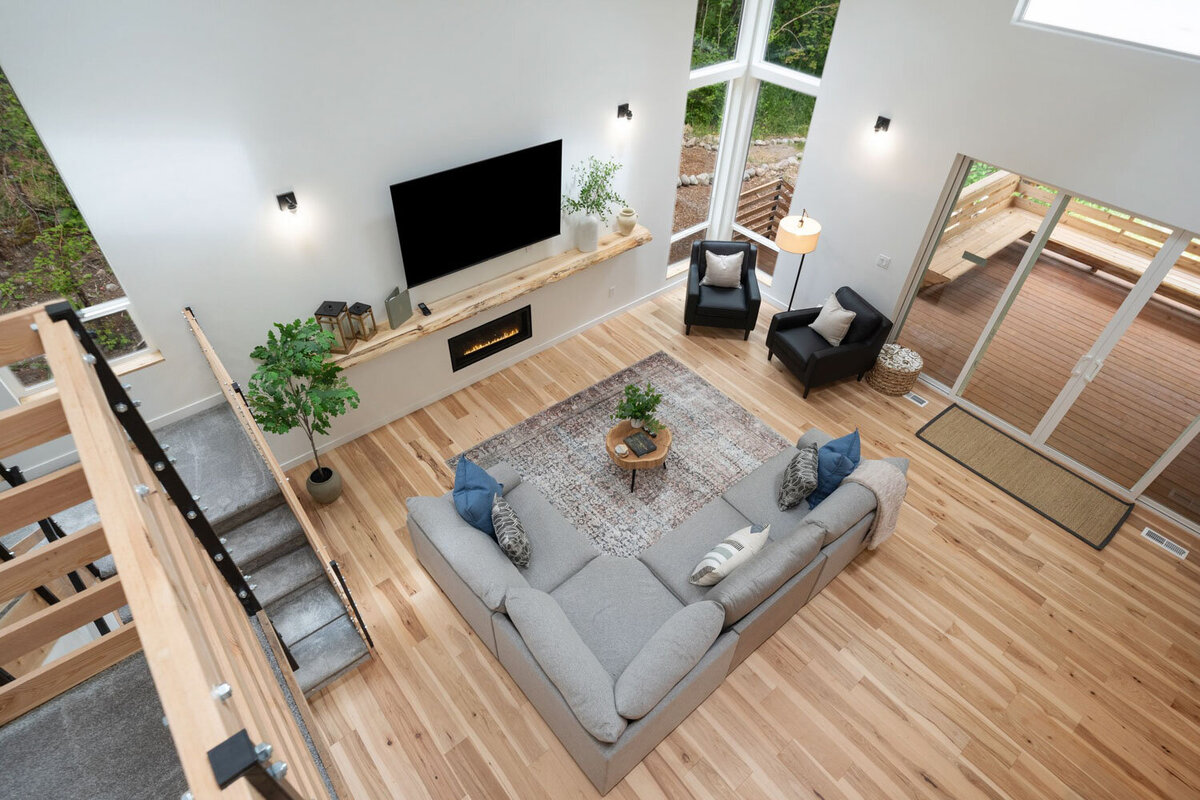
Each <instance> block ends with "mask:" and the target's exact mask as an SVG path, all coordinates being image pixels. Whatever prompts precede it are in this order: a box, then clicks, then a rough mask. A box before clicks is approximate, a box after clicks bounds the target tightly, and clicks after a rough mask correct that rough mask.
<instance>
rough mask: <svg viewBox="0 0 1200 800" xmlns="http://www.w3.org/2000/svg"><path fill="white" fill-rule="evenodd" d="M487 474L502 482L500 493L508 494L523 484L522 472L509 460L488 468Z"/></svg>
mask: <svg viewBox="0 0 1200 800" xmlns="http://www.w3.org/2000/svg"><path fill="white" fill-rule="evenodd" d="M487 474H488V475H491V476H492V477H493V478H495V479H496V482H497V483H499V484H500V494H503V495H507V494H508V493H509V492H511V491H512V490H513V489H515V488H517V487H518V486H520V485H521V473H519V472H517V470H516V468H515V467H513V465H512V464H509V463H508V462H507V461H501V462H499V463H497V464H493V465H492V466H490V467H488V468H487Z"/></svg>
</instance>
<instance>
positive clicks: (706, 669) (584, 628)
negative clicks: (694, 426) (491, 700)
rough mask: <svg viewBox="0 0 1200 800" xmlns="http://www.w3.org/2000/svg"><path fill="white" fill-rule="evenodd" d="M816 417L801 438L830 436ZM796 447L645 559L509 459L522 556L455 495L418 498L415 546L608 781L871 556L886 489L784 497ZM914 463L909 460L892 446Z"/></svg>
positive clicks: (591, 773)
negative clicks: (486, 530) (758, 532)
mask: <svg viewBox="0 0 1200 800" xmlns="http://www.w3.org/2000/svg"><path fill="white" fill-rule="evenodd" d="M829 439H830V436H829V435H828V434H825V433H823V432H821V431H818V430H810V431H808V432H807V433H805V434H804V436H803V437H801V439H800V441H799V442H798V443H797V447H803V446H805V445H808V444H810V443H814V442H815V443H817V444H818V445H821V444H824V443H825V442H827V441H829ZM796 452H797V449H796V448H794V447H788V448H785V449H784V450H783V451H782V452H780V453H779V454H777V455H775V456H773V457H772V458H770V459H768V460H767V461H766V462H764V463H763V464H762V466H760V467H759V468H758V469H756V470H755V471H754V472H752V473H751V474H750V475H748V476H746V477H745V478H744V479H742V480H741V481H739V482H738V483H736V484H735V485H734V486H732V487H730V488H729V490H728V491H726V492H725V494H724V495H723V496H721V497H718V498H716V499H715V500H713V501H712V502H711V503H709V504H708V505H706V506H705V507H704V508H702V509H700V510H699V511H697V512H696V513H695V514H693V515H692V516H691V517H690V518H689V519H687V520H686V521H684V522H683V523H682V524H681V525H679V527H677V528H676V529H675V530H673V531H671V532H670V533H668V534H666V535H664V536H663V537H662V538H661V539H660V540H659V541H658V542H656V543H655V544H654V545H653V546H651V547H649V548H648V549H646V550H645V551H643V552H642V553H641V554H640V555H639V556H638V557H637V558H617V557H614V556H611V555H606V554H601V553H600V552H599V551H597V549H596V548H595V547H594V546H593V545H592V543H591V542H590V541H589V540H588V539H587V538H586V537H585V536H584V535H583V534H581V533H580V532H578V531H577V530H575V529H574V528H573V527H572V526H571V525H570V524H569V523H568V522H567V521H566V520H565V519H564V518H563V517H562V515H561V514H559V513H558V511H556V510H555V509H554V507H553V506H552V505H551V504H550V502H549V501H548V500H546V498H544V497H542V495H541V494H540V493H539V492H538V490H537V489H536V488H534V487H533V486H532V485H530V484H527V483H522V482H521V478H520V476H519V475H517V474H516V473H515V471H513V469H512V468H511V467H509V466H507V465H505V464H499V465H497V466H495V467H493V468H492V469H491V470H489V472H491V474H492V475H493V476H494V477H495V478H496V479H497V480H498V481H499V482H500V483H502V484H503V491H504V495H505V497H506V499H507V500H508V502H509V504H510V505H511V506H512V507H513V509H514V510H515V511H516V513H517V515H518V516H519V517H520V518H521V521H522V523H523V524H524V526H525V530H526V531H527V533H528V534H529V537H530V540H531V544H532V558H531V560H530V563H529V566H528V567H527V568H524V569H518V568H517V567H515V566H513V564H512V563H511V562H510V561H509V560H508V558H507V557H505V555H504V554H503V553H502V552H501V551H500V549H499V547H497V546H496V544H495V542H494V541H492V539H491V538H489V537H488V536H486V535H485V534H483V533H481V532H479V531H478V530H476V529H475V528H473V527H471V526H470V525H468V524H467V523H466V522H465V521H464V520H463V519H462V518H461V517H459V515H458V513H457V512H456V511H455V509H454V503H453V501H452V500H451V498H450V495H449V494H446V495H443V496H441V497H413V498H409V500H408V512H409V513H408V530H409V533H410V535H411V537H412V542H413V547H414V548H415V550H416V553H417V557H418V558H419V559H420V561H421V563H422V564H423V565H424V567H425V569H426V570H427V571H428V572H429V574H430V575H431V576H432V577H433V579H434V580H435V581H437V583H438V585H439V586H440V587H441V588H442V590H443V591H444V592H445V593H446V595H447V596H448V597H449V598H450V600H451V602H453V603H454V605H455V607H456V608H458V610H459V612H460V613H461V614H462V615H463V617H464V619H466V621H467V623H468V624H470V626H471V628H472V629H473V630H474V631H475V633H476V634H478V636H479V638H480V640H481V641H482V642H483V643H484V644H485V645H486V646H487V648H488V649H489V650H491V651H492V654H493V655H494V656H496V658H498V659H499V660H500V663H501V664H502V665H503V666H504V668H505V669H506V670H508V673H509V675H511V676H512V678H513V680H514V681H515V682H516V683H517V685H518V686H520V687H521V690H522V691H523V692H524V693H525V695H526V697H528V698H529V700H530V702H531V703H533V705H534V707H535V708H536V709H537V710H538V712H539V713H540V714H541V715H542V717H543V718H544V719H545V720H546V722H547V724H549V726H550V727H551V729H552V730H553V731H554V733H555V734H556V735H557V736H558V738H559V740H560V741H561V742H562V743H563V745H564V746H565V747H566V748H567V750H568V752H570V754H571V756H572V757H573V758H574V759H575V761H576V762H577V763H578V764H579V766H580V768H581V769H582V770H583V771H584V773H585V774H586V775H587V776H588V778H589V779H590V780H591V781H592V783H593V784H595V786H596V788H597V789H598V790H599V791H600V792H601V793H602V794H603V793H607V792H608V791H609V790H610V789H611V788H612V787H613V786H615V785H616V784H617V782H619V781H620V780H621V779H622V778H623V777H625V775H626V774H628V772H629V771H630V770H632V769H633V768H634V767H635V766H637V764H638V763H639V762H640V761H641V760H642V759H643V758H644V757H645V756H646V755H647V754H648V753H649V752H650V751H651V750H653V749H654V748H655V746H657V745H658V743H659V742H661V741H662V740H663V739H664V738H666V736H667V735H668V734H669V733H670V732H671V731H672V730H674V729H675V727H676V726H677V725H679V723H681V722H682V721H683V720H684V719H685V718H686V717H687V716H688V715H689V714H690V713H691V712H692V711H693V710H695V709H696V708H697V707H698V706H699V705H700V703H701V702H703V701H704V699H705V698H706V697H708V695H709V694H711V693H712V692H713V691H714V690H715V689H716V688H717V687H718V686H720V684H721V682H722V681H723V680H724V679H725V676H726V675H728V674H729V673H730V672H731V671H732V670H733V669H734V668H735V667H736V666H737V665H738V664H740V663H741V662H742V661H743V660H744V659H745V658H746V657H747V656H749V655H750V654H751V653H753V652H754V650H755V649H756V648H757V647H758V646H759V645H760V644H762V643H763V642H764V641H765V640H766V639H767V638H768V637H769V636H770V635H771V634H772V633H774V632H775V631H776V630H778V629H779V627H780V626H782V625H783V624H784V623H785V622H787V620H788V619H789V618H790V617H791V616H792V615H793V614H795V613H796V611H797V610H798V609H800V607H801V606H803V605H804V604H805V603H807V602H808V601H809V600H810V599H811V598H812V597H813V596H815V595H816V594H817V592H819V591H821V589H823V588H825V586H826V585H827V584H828V583H829V582H830V581H831V580H833V578H834V577H835V576H837V574H838V573H839V572H841V571H842V569H843V568H844V567H845V566H846V565H847V564H849V563H850V561H851V560H853V558H854V557H855V556H856V555H858V554H859V553H860V552H861V551H862V550H863V548H864V547H865V544H866V541H865V540H866V535H867V532H868V530H869V529H870V526H871V522H872V520H873V519H874V517H875V496H874V495H873V494H872V493H871V492H870V491H869V490H868V489H866V488H864V487H863V486H860V485H858V484H853V483H845V484H842V485H841V486H840V487H838V489H837V490H836V491H835V492H834V493H833V494H832V495H830V496H829V498H828V499H826V500H825V501H824V502H823V503H821V504H820V505H818V506H817V507H816V508H815V509H813V510H812V511H809V510H808V506H807V504H806V503H801V504H800V506H799V507H798V508H795V509H792V510H791V511H786V512H781V511H780V510H779V508H778V506H777V505H776V497H777V495H778V490H779V485H780V482H781V480H782V474H783V469H784V467H785V466H786V465H787V463H788V462H789V461H790V460H791V458H792V457H793V456H794V455H795V454H796ZM888 460H889V461H892V462H893V463H894V464H896V465H897V466H899V467H900V468H901V469H905V470H907V467H908V461H907V459H902V458H901V459H888ZM751 523H757V524H770V525H771V531H770V537H769V541H768V543H767V545H766V546H765V547H764V548H763V549H762V550H761V551H760V552H759V553H758V554H757V555H756V556H755V557H754V558H753V559H752V560H751V561H749V562H747V563H746V564H743V565H742V566H741V567H739V568H738V569H737V570H735V571H734V572H733V573H732V574H731V575H730V576H729V577H727V578H725V579H724V580H722V581H721V582H720V583H718V584H716V585H715V586H711V587H702V586H693V585H692V584H691V583H689V582H688V577H689V576H690V574H691V572H692V569H693V568H694V567H695V566H696V563H697V562H698V561H699V560H700V559H701V558H702V557H703V556H704V554H705V553H707V552H708V551H709V550H710V549H711V548H712V547H713V546H714V545H715V544H717V543H718V542H720V541H721V540H722V539H724V538H725V537H727V536H728V535H729V534H731V533H733V532H734V531H736V530H738V529H739V528H743V527H745V526H746V525H748V524H751Z"/></svg>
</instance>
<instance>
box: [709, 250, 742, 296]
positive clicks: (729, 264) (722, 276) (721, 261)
mask: <svg viewBox="0 0 1200 800" xmlns="http://www.w3.org/2000/svg"><path fill="white" fill-rule="evenodd" d="M744 255H746V254H745V253H730V254H729V255H727V256H720V255H717V254H716V253H712V252H705V253H704V256H705V260H706V261H707V262H708V265H707V268H706V269H705V270H704V280H702V281H700V285H701V286H720V287H723V288H726V289H738V288H741V285H742V256H744Z"/></svg>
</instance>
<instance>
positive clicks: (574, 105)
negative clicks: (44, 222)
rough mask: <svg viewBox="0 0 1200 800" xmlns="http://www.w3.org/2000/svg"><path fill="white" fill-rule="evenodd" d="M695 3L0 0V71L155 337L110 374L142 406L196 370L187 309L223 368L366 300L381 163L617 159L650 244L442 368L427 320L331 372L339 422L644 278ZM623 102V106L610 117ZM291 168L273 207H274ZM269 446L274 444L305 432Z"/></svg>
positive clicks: (546, 249)
mask: <svg viewBox="0 0 1200 800" xmlns="http://www.w3.org/2000/svg"><path fill="white" fill-rule="evenodd" d="M694 13H695V6H694V2H693V1H692V0H670V2H661V1H658V2H654V3H642V2H638V0H608V1H607V2H604V3H593V2H586V1H585V0H569V1H567V2H553V3H551V2H539V1H538V0H520V1H519V2H505V3H495V2H488V1H487V0H475V1H474V2H461V1H460V2H442V3H400V2H394V1H393V2H361V3H356V4H353V5H347V4H336V3H332V4H331V3H319V2H316V1H315V0H309V1H308V2H295V1H294V0H293V2H278V1H270V2H268V1H264V2H256V3H218V4H214V3H193V4H179V3H161V2H153V1H152V0H142V1H141V2H125V3H120V4H117V5H113V4H103V3H92V2H87V1H86V0H62V1H61V2H60V1H57V0H56V1H55V2H44V3H43V2H39V3H29V2H25V0H0V19H2V20H3V24H2V25H0V66H2V67H3V69H4V70H5V72H6V74H7V75H8V77H9V79H10V80H11V82H12V84H13V87H14V88H15V90H16V92H17V94H18V96H19V97H20V99H21V101H22V103H23V104H24V106H25V108H26V110H27V111H28V113H29V115H30V117H31V119H32V120H33V123H34V125H35V126H36V127H37V129H38V131H39V133H40V134H41V136H42V139H43V141H44V142H45V143H46V146H47V148H48V150H49V151H50V153H51V155H52V157H53V158H54V159H55V162H56V163H57V165H58V167H59V170H60V172H61V173H62V175H63V177H64V179H65V180H66V182H67V184H68V186H69V188H70V190H71V192H72V194H73V195H74V197H75V199H76V201H77V202H78V204H79V207H80V209H81V211H82V212H83V214H84V216H85V217H86V219H87V221H88V223H89V225H90V226H91V228H92V230H93V232H94V234H95V236H96V238H97V240H98V241H99V243H100V245H101V247H102V248H103V250H104V252H105V253H106V255H107V256H108V258H109V260H110V262H111V263H112V264H113V267H114V269H115V270H116V272H117V275H118V277H119V278H120V280H121V283H122V285H123V286H124V287H125V288H126V291H127V293H128V294H129V296H130V298H131V299H132V302H133V306H134V316H135V319H136V321H137V322H138V324H139V326H140V327H141V329H142V330H143V332H144V333H145V334H146V335H147V337H148V338H149V339H150V341H151V342H152V343H153V345H154V346H156V347H158V348H160V349H161V350H162V352H163V354H164V355H165V356H166V362H165V363H164V364H162V365H159V366H156V367H153V368H151V369H148V370H145V371H143V372H141V373H137V374H135V375H133V376H131V378H130V382H131V383H133V384H134V386H135V394H136V396H138V397H140V398H142V399H143V400H144V405H143V408H142V410H143V412H144V413H146V414H147V416H148V417H150V418H158V419H163V420H166V419H172V418H175V417H178V416H181V415H185V414H186V413H189V412H191V411H194V410H196V409H197V405H196V404H200V405H203V404H205V403H206V402H211V398H212V396H213V395H214V393H215V391H216V386H215V383H214V382H213V379H212V377H211V373H210V372H209V370H208V368H207V366H206V365H205V363H204V361H203V359H202V358H201V356H200V354H199V351H198V350H197V348H196V346H195V343H194V341H193V340H192V337H191V335H190V333H189V332H188V330H187V328H186V326H185V325H184V323H183V321H182V319H181V317H180V315H179V314H180V309H181V308H182V307H183V306H184V305H190V306H191V307H192V308H193V309H194V311H195V312H196V314H197V316H198V317H199V319H200V321H201V323H202V324H203V325H204V327H205V331H206V332H207V333H208V335H209V337H210V338H211V339H212V341H213V344H214V346H215V348H216V350H217V352H218V353H219V354H220V355H221V357H222V359H223V360H224V361H225V363H226V365H227V366H228V367H229V369H230V371H231V372H232V374H233V375H234V376H235V377H236V378H240V379H243V380H244V379H245V378H246V377H247V376H248V375H249V374H250V372H251V371H252V369H253V364H252V362H251V361H250V359H249V357H248V355H247V354H248V353H249V351H250V349H251V348H252V347H253V346H254V345H255V344H256V343H258V342H259V341H261V340H262V339H263V338H264V337H265V333H266V330H267V329H268V327H269V324H270V323H271V322H272V321H275V320H290V319H293V318H295V317H300V316H307V315H309V314H311V313H312V311H313V309H315V308H316V307H317V305H318V304H319V303H320V301H321V300H324V299H342V300H347V301H351V302H353V301H355V300H363V301H365V302H368V303H371V304H372V305H373V306H374V307H375V310H376V316H377V318H380V319H383V318H386V313H385V311H384V308H383V298H384V296H385V295H386V294H387V293H388V292H389V291H390V290H391V289H392V288H393V287H394V286H396V285H397V284H401V285H402V284H403V273H402V271H401V261H400V251H399V245H398V243H397V240H396V232H395V225H394V220H393V219H392V210H391V202H390V199H389V195H388V186H389V185H390V184H392V183H395V182H397V181H400V180H403V179H407V178H412V177H416V176H419V175H423V174H427V173H430V172H434V171H438V170H441V169H446V168H449V167H453V166H457V165H459V164H463V163H467V162H470V161H474V160H477V159H480V158H485V157H489V156H493V155H498V154H501V153H505V152H508V151H511V150H514V149H517V148H521V147H526V146H529V145H533V144H538V143H541V142H544V141H548V140H551V139H556V138H561V139H563V140H564V151H565V161H566V163H567V164H568V165H569V164H571V163H573V162H575V161H577V160H580V159H582V158H584V157H586V156H587V155H590V154H596V155H599V156H602V157H604V156H616V157H617V158H618V159H620V160H621V161H622V162H623V163H624V164H625V168H624V169H623V170H622V172H621V173H620V174H619V176H618V188H619V189H620V190H621V191H622V192H623V193H625V195H626V197H627V199H628V200H629V202H630V203H631V204H632V205H633V206H634V207H635V208H637V209H638V210H639V211H640V212H641V217H642V222H643V223H644V224H645V225H646V226H647V227H649V228H650V230H651V231H652V232H653V233H654V234H655V235H656V237H657V238H656V239H655V241H654V242H652V243H651V244H649V245H647V246H644V247H641V248H638V249H637V250H635V251H632V252H630V253H628V254H626V255H622V256H620V257H619V258H617V259H614V260H613V261H610V262H607V263H605V264H603V265H600V266H597V267H593V268H591V269H589V270H587V271H586V272H585V273H584V274H582V275H579V276H577V277H573V278H570V279H568V280H566V281H563V282H561V283H558V284H555V285H553V286H551V287H547V288H545V289H543V290H540V291H538V292H536V293H535V294H533V295H531V296H530V297H528V298H525V299H523V300H521V301H520V302H519V303H513V304H510V305H509V306H506V307H504V308H500V309H496V310H495V312H494V314H497V315H498V314H500V313H503V312H504V311H507V310H508V309H509V308H511V307H516V306H518V305H523V304H524V303H525V302H532V304H533V314H534V317H533V319H534V331H535V337H534V338H533V339H532V340H531V341H529V342H527V343H525V344H523V345H520V346H518V347H517V348H514V349H512V350H510V351H508V352H506V353H505V354H504V357H497V358H493V359H491V360H488V361H485V362H482V363H481V364H478V365H476V366H474V367H472V368H469V369H467V370H465V371H463V372H460V373H456V374H453V375H452V374H451V372H450V366H449V357H448V355H447V351H446V344H445V341H446V338H447V337H448V336H450V335H453V334H455V333H458V332H459V331H460V330H462V329H463V328H464V327H469V325H468V324H464V325H460V326H456V327H454V328H451V329H449V330H446V331H443V332H441V333H439V334H437V335H432V336H429V337H427V338H425V339H423V340H421V341H420V342H418V343H416V344H413V345H410V346H408V347H405V348H402V349H400V350H398V351H395V352H394V353H393V354H391V355H389V356H385V357H382V358H379V359H377V360H375V361H372V362H369V363H367V364H364V365H362V366H359V367H355V368H353V369H351V370H350V371H349V372H348V377H349V379H350V381H351V383H352V385H354V386H355V387H356V388H357V389H358V390H359V392H360V393H361V395H362V400H363V402H362V406H361V407H360V408H359V409H358V410H357V411H356V412H352V413H351V414H350V415H349V416H347V417H345V418H342V419H341V420H339V421H338V424H337V425H336V427H335V429H334V433H333V440H334V441H338V440H343V439H345V438H347V437H350V436H353V435H356V434H359V433H362V432H365V431H368V430H371V429H373V428H375V427H377V426H378V425H380V424H382V423H384V422H386V421H388V420H390V419H393V418H395V417H397V416H399V415H401V414H403V413H406V412H408V411H410V410H412V409H413V408H416V407H419V406H420V405H423V404H424V403H426V402H429V401H430V400H432V399H434V398H436V397H438V396H440V395H442V394H445V393H447V392H449V391H450V390H452V389H453V388H456V387H457V386H459V385H462V384H465V383H470V382H473V381H474V380H477V379H478V378H479V377H481V376H482V375H484V374H487V373H488V372H491V371H494V370H495V369H497V368H498V367H499V366H502V365H503V364H504V363H508V362H510V361H512V360H514V358H519V357H520V356H522V355H526V354H528V353H529V352H531V351H533V350H535V349H538V348H540V347H544V346H546V344H547V343H548V342H550V341H552V340H554V339H556V338H559V337H561V336H562V335H564V334H566V333H568V332H569V331H571V330H574V329H576V328H577V327H579V326H581V325H583V324H585V323H587V322H589V321H592V320H595V319H597V318H600V317H602V316H604V315H606V314H608V313H611V312H612V311H614V310H616V309H619V308H622V307H624V306H626V305H628V304H629V303H631V302H633V301H635V300H637V299H638V298H641V297H644V296H646V295H647V294H649V293H651V292H653V291H656V290H658V289H660V288H661V287H662V285H663V280H664V275H665V269H666V261H667V245H668V242H667V240H668V234H669V231H670V225H671V209H672V205H673V201H674V193H673V186H674V179H675V175H676V173H677V171H678V170H677V168H676V166H677V163H678V158H679V152H678V147H679V130H680V127H681V125H682V121H683V106H684V98H685V94H686V79H687V69H688V60H689V53H690V46H691V29H692V20H693V15H694ZM622 102H629V103H631V104H632V107H633V109H634V111H635V117H634V121H633V122H632V124H630V123H623V122H619V121H618V120H617V119H616V106H617V104H618V103H622ZM288 189H294V190H295V192H296V194H297V197H298V200H299V211H298V213H297V214H295V215H290V214H285V213H281V212H280V211H279V210H278V208H277V206H276V204H275V195H276V194H277V193H279V192H282V191H285V190H288ZM473 197H474V195H473V192H472V191H471V187H464V190H463V199H462V206H461V208H460V209H454V210H448V213H449V214H452V215H456V216H458V217H460V218H461V224H462V227H463V229H464V230H467V229H469V226H470V216H471V215H473V214H500V215H512V216H513V217H514V222H513V224H519V221H518V220H517V219H516V216H515V215H516V209H512V208H505V207H503V206H502V205H501V206H500V207H482V206H479V205H477V204H476V203H475V202H474V201H473ZM453 244H454V243H453V241H450V242H447V247H453ZM571 246H572V241H571V238H570V236H569V235H566V236H560V237H558V238H557V239H554V240H552V241H550V242H547V243H543V244H541V245H536V246H534V247H530V248H527V249H526V250H524V251H521V252H517V253H512V254H509V255H508V256H505V257H502V258H500V259H497V260H495V261H494V262H490V263H488V264H486V265H481V266H479V267H476V268H474V269H472V270H469V271H467V272H464V273H460V274H458V275H455V276H453V277H448V278H445V279H443V280H442V281H440V282H438V283H434V284H430V285H428V286H425V287H420V289H418V290H417V291H415V292H414V295H415V297H416V299H417V300H420V299H425V300H427V301H429V302H430V303H431V305H436V303H435V301H436V299H437V298H438V297H441V296H445V295H447V294H450V293H452V292H454V291H456V290H457V289H460V288H462V287H464V286H466V285H468V284H470V283H474V282H478V281H483V280H486V279H488V278H490V277H493V276H495V275H497V274H500V273H502V272H506V271H508V270H511V269H514V268H516V267H518V266H521V265H523V264H526V263H530V262H532V261H535V260H537V259H539V258H542V257H544V256H547V255H550V254H553V253H555V252H560V251H562V250H566V249H568V248H569V247H571ZM610 288H611V289H612V295H611V296H610V295H609V290H610ZM486 318H487V317H485V318H484V319H486ZM480 321H482V320H480ZM276 451H277V454H278V455H279V456H280V458H281V459H283V460H285V461H286V460H289V459H293V458H295V457H297V456H302V455H303V453H304V442H303V440H302V439H301V438H300V437H298V436H295V437H288V438H286V439H282V440H277V441H276ZM60 452H61V450H58V451H56V450H54V449H53V448H49V449H47V448H42V449H41V450H40V451H39V453H38V454H37V456H36V457H35V458H33V459H32V460H33V461H36V460H44V459H45V458H49V457H51V456H54V455H58V454H59V453H60ZM22 463H23V464H25V465H29V464H30V463H31V459H30V458H26V459H24V460H22Z"/></svg>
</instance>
